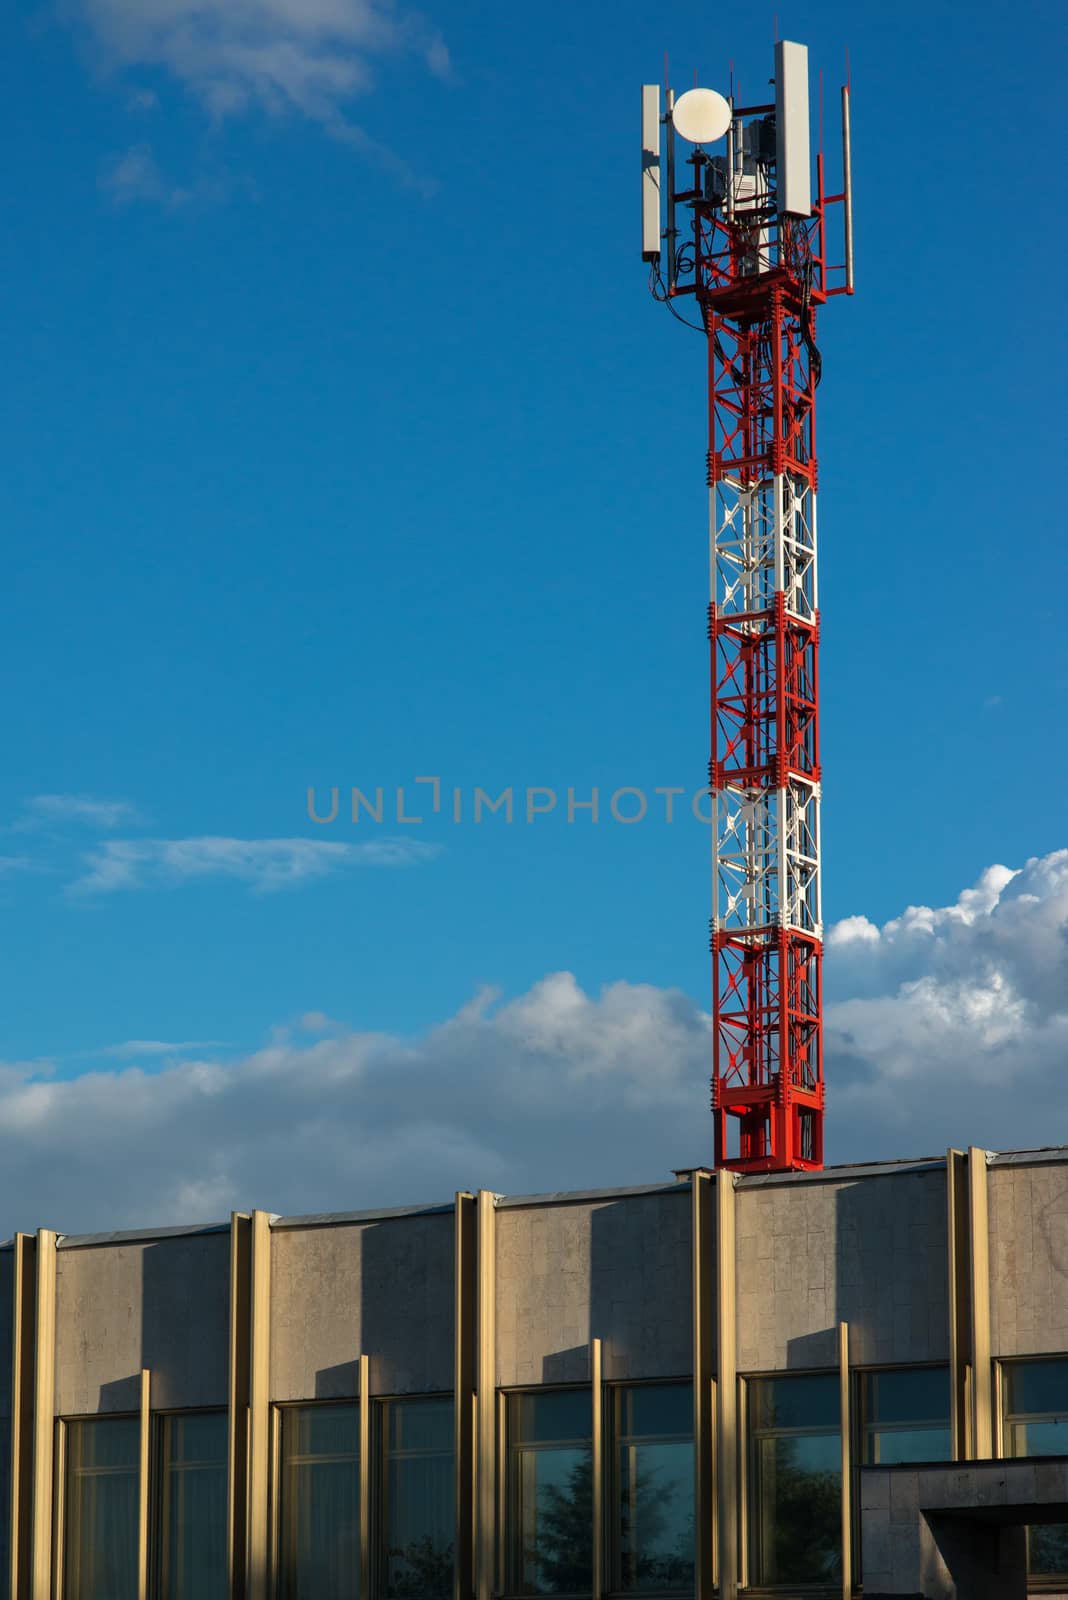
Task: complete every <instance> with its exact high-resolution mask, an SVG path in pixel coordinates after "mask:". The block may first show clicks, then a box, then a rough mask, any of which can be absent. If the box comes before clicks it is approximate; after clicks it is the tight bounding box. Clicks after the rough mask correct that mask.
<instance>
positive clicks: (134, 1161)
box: [0, 973, 710, 1231]
mask: <svg viewBox="0 0 1068 1600" xmlns="http://www.w3.org/2000/svg"><path fill="white" fill-rule="evenodd" d="M708 1041H709V1032H708V1019H707V1017H705V1016H704V1015H703V1014H702V1013H701V1011H700V1010H699V1008H698V1007H696V1006H695V1005H694V1004H693V1002H692V1001H690V1000H688V999H687V998H686V997H685V996H684V995H682V994H680V993H678V992H674V991H670V990H661V989H656V988H652V987H649V986H646V985H641V984H626V983H618V984H613V985H610V986H609V987H608V988H606V989H605V990H603V991H602V993H601V994H600V995H599V996H597V997H591V996H589V995H586V994H584V993H583V991H582V990H581V989H580V988H579V986H578V985H577V984H576V982H575V980H574V979H573V978H572V977H571V976H569V975H568V974H566V973H557V974H554V975H553V976H551V977H549V978H547V979H545V980H544V981H543V982H541V983H539V984H537V985H535V987H534V988H533V989H531V990H530V991H529V992H528V993H527V994H525V995H523V996H521V997H520V998H519V999H517V1000H514V1001H512V1002H510V1003H507V1004H500V1003H495V1002H494V1001H493V999H492V997H491V996H490V995H488V994H483V995H480V996H479V997H478V998H477V999H476V1000H475V1001H474V1002H473V1003H472V1004H470V1005H468V1006H466V1007H464V1008H463V1009H462V1010H461V1011H460V1012H459V1013H458V1014H457V1015H456V1016H454V1017H452V1018H450V1019H449V1020H448V1021H447V1022H445V1023H443V1024H442V1025H440V1026H439V1027H436V1028H434V1029H432V1030H431V1031H430V1032H429V1033H427V1034H426V1035H424V1036H422V1037H420V1038H417V1039H413V1040H408V1039H403V1038H398V1037H393V1036H389V1035H381V1034H373V1033H361V1032H352V1031H350V1032H348V1033H344V1034H341V1035H339V1036H336V1037H331V1038H328V1039H320V1040H317V1041H315V1042H309V1041H308V1039H307V1037H306V1036H305V1037H304V1038H303V1039H301V1041H300V1042H299V1043H293V1042H291V1041H290V1040H289V1039H288V1038H285V1037H283V1038H282V1039H280V1040H279V1041H278V1042H276V1043H273V1044H271V1045H270V1046H268V1047H267V1048H265V1049H263V1050H260V1051H257V1052H255V1053H254V1054H252V1055H249V1056H246V1057H244V1058H243V1059H241V1060H238V1061H235V1062H233V1063H232V1064H229V1065H225V1066H223V1065H220V1064H218V1063H216V1062H213V1061H211V1060H206V1059H204V1058H202V1057H195V1056H194V1057H191V1058H190V1059H187V1060H184V1061H181V1062H179V1063H176V1064H173V1065H168V1066H167V1067H165V1068H164V1069H163V1070H162V1071H159V1072H157V1073H146V1072H144V1071H142V1070H140V1068H134V1067H131V1068H127V1069H125V1070H121V1071H116V1072H90V1073H86V1074H85V1075H83V1076H82V1077H79V1078H75V1079H66V1080H57V1079H55V1078H54V1077H50V1078H48V1079H47V1081H41V1080H40V1077H39V1075H35V1074H34V1071H33V1068H32V1066H30V1067H26V1066H23V1067H9V1068H0V1216H3V1218H4V1226H5V1227H6V1228H14V1227H23V1226H26V1227H28V1226H31V1225H33V1226H44V1225H46V1224H47V1225H50V1226H51V1225H55V1226H58V1227H59V1228H61V1229H63V1228H66V1229H68V1230H71V1231H73V1230H74V1229H77V1230H78V1231H88V1230H92V1229H95V1228H97V1227H101V1228H104V1227H111V1226H121V1225H124V1224H125V1225H138V1224H147V1223H151V1222H179V1221H182V1220H186V1221H189V1220H193V1221H196V1220H204V1219H205V1218H207V1219H209V1220H210V1219H213V1218H216V1219H217V1218H219V1217H220V1216H225V1214H226V1213H227V1211H228V1210H229V1209H231V1208H236V1207H243V1206H245V1205H246V1204H247V1205H257V1206H264V1207H267V1208H269V1209H271V1210H275V1211H285V1212H290V1213H292V1212H297V1211H316V1210H325V1209H330V1208H343V1207H355V1206H360V1205H368V1204H371V1205H386V1204H390V1203H397V1204H403V1203H408V1202H417V1201H421V1200H437V1199H441V1198H443V1197H448V1196H449V1195H451V1194H452V1193H453V1191H454V1190H455V1189H456V1188H458V1187H465V1186H469V1185H485V1186H488V1187H490V1188H498V1189H502V1190H510V1191H511V1192H513V1193H519V1192H522V1191H524V1190H529V1189H539V1188H541V1189H544V1188H553V1187H555V1186H557V1185H564V1184H570V1185H573V1186H582V1185H584V1184H587V1185H590V1184H598V1183H606V1182H632V1181H640V1180H641V1179H643V1178H650V1179H652V1180H657V1179H660V1178H668V1177H669V1176H670V1166H671V1163H672V1162H673V1161H675V1162H679V1163H687V1162H692V1163H695V1162H697V1161H699V1160H701V1159H704V1158H706V1157H707V1148H706V1146H707V1139H708V1135H709V1133H710V1124H709V1123H708V1121H707V1119H705V1118H702V1116H701V1115H700V1108H701V1107H702V1106H703V1105H704V1104H705V1103H706V1101H707V1088H706V1078H707V1072H708V1048H709V1043H708Z"/></svg>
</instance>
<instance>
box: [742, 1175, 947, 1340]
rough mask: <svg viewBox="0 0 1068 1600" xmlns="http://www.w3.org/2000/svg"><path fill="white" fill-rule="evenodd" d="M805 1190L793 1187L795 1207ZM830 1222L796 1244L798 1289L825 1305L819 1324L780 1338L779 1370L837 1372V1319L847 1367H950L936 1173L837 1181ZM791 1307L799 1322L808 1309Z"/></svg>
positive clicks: (942, 1210)
mask: <svg viewBox="0 0 1068 1600" xmlns="http://www.w3.org/2000/svg"><path fill="white" fill-rule="evenodd" d="M804 1193H805V1190H804V1188H803V1187H802V1186H800V1185H799V1186H798V1190H797V1194H798V1200H799V1202H801V1200H802V1196H803V1195H804ZM829 1222H830V1231H831V1236H830V1237H827V1236H826V1232H827V1230H825V1229H817V1230H815V1231H814V1232H809V1233H808V1234H802V1235H800V1236H799V1237H798V1241H797V1248H798V1250H799V1252H800V1253H801V1259H802V1260H803V1262H804V1272H805V1282H804V1289H803V1291H801V1290H800V1289H798V1291H797V1292H804V1293H805V1295H806V1296H807V1297H808V1300H809V1303H810V1305H811V1304H812V1302H813V1301H815V1302H816V1305H817V1308H818V1307H820V1306H823V1307H825V1309H824V1310H823V1316H824V1317H825V1318H826V1319H827V1325H826V1326H825V1327H822V1328H819V1329H814V1330H812V1331H810V1332H808V1333H805V1334H801V1335H798V1336H797V1337H795V1338H792V1339H789V1340H788V1341H787V1356H786V1364H787V1367H788V1368H789V1369H797V1370H805V1369H808V1370H811V1369H813V1368H816V1367H824V1368H827V1367H834V1366H836V1365H837V1362H838V1346H837V1326H838V1323H839V1322H847V1323H848V1324H849V1337H850V1361H851V1363H853V1364H856V1365H873V1366H874V1365H879V1364H880V1363H884V1362H885V1363H898V1362H903V1363H908V1362H923V1361H948V1359H949V1309H948V1301H947V1288H946V1275H947V1272H948V1260H947V1240H946V1185H945V1175H944V1173H943V1172H942V1171H941V1170H940V1169H938V1168H935V1169H933V1170H929V1171H924V1172H910V1173H901V1174H900V1175H895V1176H891V1177H886V1178H878V1179H866V1180H857V1181H856V1182H852V1183H844V1184H842V1185H841V1186H840V1187H839V1188H838V1190H837V1192H836V1194H835V1198H834V1206H833V1214H832V1216H831V1217H830V1219H829ZM829 1274H833V1277H832V1279H831V1281H828V1275H829ZM769 1287H770V1286H769ZM793 1292H794V1290H793V1286H792V1288H791V1293H793ZM794 1309H795V1311H797V1312H800V1315H801V1319H802V1320H803V1318H804V1311H805V1309H807V1308H797V1307H795V1308H794ZM828 1313H829V1315H828ZM816 1320H820V1318H819V1310H818V1309H817V1312H816Z"/></svg>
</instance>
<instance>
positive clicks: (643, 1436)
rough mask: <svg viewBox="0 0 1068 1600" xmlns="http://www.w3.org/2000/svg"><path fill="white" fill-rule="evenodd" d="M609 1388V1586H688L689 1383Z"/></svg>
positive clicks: (630, 1589) (655, 1589) (643, 1589)
mask: <svg viewBox="0 0 1068 1600" xmlns="http://www.w3.org/2000/svg"><path fill="white" fill-rule="evenodd" d="M614 1396H615V1408H614V1417H615V1441H616V1443H615V1449H616V1489H615V1499H616V1504H615V1527H614V1528H613V1530H612V1551H613V1566H614V1578H613V1587H614V1588H616V1589H618V1590H621V1591H623V1592H624V1593H628V1594H641V1593H662V1592H664V1591H665V1590H671V1589H687V1588H688V1589H690V1590H692V1587H693V1579H694V1545H693V1537H694V1480H693V1385H692V1384H689V1383H669V1384H664V1383H661V1384H633V1385H628V1386H627V1387H626V1388H619V1389H616V1390H615V1391H614Z"/></svg>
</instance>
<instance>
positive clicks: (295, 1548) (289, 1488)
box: [278, 1404, 360, 1600]
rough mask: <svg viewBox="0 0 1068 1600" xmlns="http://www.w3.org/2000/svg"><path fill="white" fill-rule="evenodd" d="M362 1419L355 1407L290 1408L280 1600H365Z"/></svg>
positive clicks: (285, 1432)
mask: <svg viewBox="0 0 1068 1600" xmlns="http://www.w3.org/2000/svg"><path fill="white" fill-rule="evenodd" d="M359 1415H360V1413H359V1407H358V1406H355V1405H351V1404H348V1405H314V1406H286V1407H284V1408H283V1411H282V1452H281V1480H282V1481H281V1485H280V1495H281V1506H280V1513H281V1514H280V1520H279V1530H278V1531H279V1549H278V1568H279V1574H278V1576H279V1582H278V1594H279V1597H280V1600H358V1596H359V1592H360V1424H359Z"/></svg>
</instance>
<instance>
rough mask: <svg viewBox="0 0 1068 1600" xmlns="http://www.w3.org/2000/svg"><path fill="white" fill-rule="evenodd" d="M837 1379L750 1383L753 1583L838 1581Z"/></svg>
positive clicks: (839, 1458) (839, 1454) (839, 1470)
mask: <svg viewBox="0 0 1068 1600" xmlns="http://www.w3.org/2000/svg"><path fill="white" fill-rule="evenodd" d="M838 1381H839V1380H838V1374H837V1373H834V1374H830V1373H828V1374H822V1373H820V1374H814V1375H813V1376H811V1377H808V1376H806V1377H791V1378H751V1379H750V1380H749V1384H748V1398H749V1562H750V1572H749V1581H750V1583H753V1584H767V1585H773V1584H795V1583H832V1582H834V1581H836V1580H838V1579H840V1578H841V1572H842V1550H841V1544H842V1436H841V1399H840V1395H839V1388H838Z"/></svg>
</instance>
